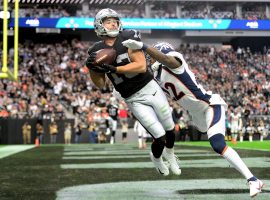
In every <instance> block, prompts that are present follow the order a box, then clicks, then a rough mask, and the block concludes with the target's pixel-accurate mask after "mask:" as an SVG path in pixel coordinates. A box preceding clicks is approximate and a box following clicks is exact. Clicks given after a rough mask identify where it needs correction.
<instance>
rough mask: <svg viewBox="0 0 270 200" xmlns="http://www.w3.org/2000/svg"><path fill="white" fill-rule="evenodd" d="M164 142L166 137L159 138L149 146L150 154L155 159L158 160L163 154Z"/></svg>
mask: <svg viewBox="0 0 270 200" xmlns="http://www.w3.org/2000/svg"><path fill="white" fill-rule="evenodd" d="M165 140H166V137H165V135H164V136H161V137H159V138H157V139H155V140H154V142H153V143H152V145H151V149H152V153H153V155H154V157H155V158H159V157H160V156H161V154H162V152H163V149H164V146H165Z"/></svg>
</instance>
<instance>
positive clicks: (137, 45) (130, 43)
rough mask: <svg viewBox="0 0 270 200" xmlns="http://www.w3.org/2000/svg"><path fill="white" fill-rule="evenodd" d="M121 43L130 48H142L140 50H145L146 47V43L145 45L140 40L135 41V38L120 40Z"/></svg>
mask: <svg viewBox="0 0 270 200" xmlns="http://www.w3.org/2000/svg"><path fill="white" fill-rule="evenodd" d="M122 44H123V45H124V46H125V47H127V48H130V49H134V50H136V49H142V50H146V49H147V45H145V44H144V43H143V42H141V41H136V40H132V39H128V40H125V41H123V42H122Z"/></svg>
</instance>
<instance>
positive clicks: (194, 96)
mask: <svg viewBox="0 0 270 200" xmlns="http://www.w3.org/2000/svg"><path fill="white" fill-rule="evenodd" d="M167 55H170V56H173V57H177V58H178V59H180V60H181V61H182V65H181V66H179V67H178V68H176V69H170V68H168V67H166V66H164V65H162V67H159V68H158V69H157V71H155V72H154V76H155V78H156V80H157V81H158V83H159V85H160V86H161V88H162V89H163V91H164V92H165V93H166V94H167V95H168V96H169V97H170V98H172V99H174V100H175V101H177V102H178V103H179V104H180V105H181V106H182V107H183V108H184V109H186V110H188V112H189V113H190V114H191V115H196V113H198V112H203V111H205V110H206V109H207V108H208V107H209V105H226V103H225V102H224V100H223V99H222V98H221V97H220V96H219V95H218V94H212V92H211V91H206V90H205V89H204V88H203V87H202V86H201V85H200V84H198V83H197V81H196V78H195V75H194V73H193V72H192V71H191V70H190V69H189V68H188V65H187V63H186V61H185V59H184V58H183V55H182V54H181V53H178V52H175V51H173V52H169V53H168V54H167Z"/></svg>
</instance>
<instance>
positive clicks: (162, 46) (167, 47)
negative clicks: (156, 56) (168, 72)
mask: <svg viewBox="0 0 270 200" xmlns="http://www.w3.org/2000/svg"><path fill="white" fill-rule="evenodd" d="M153 47H154V48H156V49H157V50H159V51H161V52H162V53H164V54H167V53H169V52H171V51H175V50H174V47H173V46H172V45H171V44H170V43H168V42H158V43H156V44H154V45H153Z"/></svg>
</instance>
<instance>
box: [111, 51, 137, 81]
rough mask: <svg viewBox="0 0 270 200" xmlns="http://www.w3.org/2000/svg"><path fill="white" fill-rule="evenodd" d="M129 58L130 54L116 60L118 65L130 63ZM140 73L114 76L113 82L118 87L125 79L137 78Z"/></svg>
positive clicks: (122, 55) (119, 56)
mask: <svg viewBox="0 0 270 200" xmlns="http://www.w3.org/2000/svg"><path fill="white" fill-rule="evenodd" d="M129 62H130V60H129V57H128V53H123V54H120V55H118V56H117V58H116V63H117V64H121V63H129ZM137 75H138V73H132V74H112V77H113V82H114V83H115V84H116V85H118V84H120V83H122V82H123V81H124V79H125V78H128V79H129V78H133V77H135V76H137Z"/></svg>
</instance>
